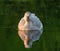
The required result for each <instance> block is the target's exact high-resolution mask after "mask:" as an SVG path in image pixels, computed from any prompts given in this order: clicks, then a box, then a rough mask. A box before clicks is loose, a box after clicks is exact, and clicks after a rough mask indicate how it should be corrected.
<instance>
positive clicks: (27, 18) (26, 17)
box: [24, 12, 31, 21]
mask: <svg viewBox="0 0 60 51" xmlns="http://www.w3.org/2000/svg"><path fill="white" fill-rule="evenodd" d="M30 15H31V13H30V12H25V14H24V19H25V21H29V17H30Z"/></svg>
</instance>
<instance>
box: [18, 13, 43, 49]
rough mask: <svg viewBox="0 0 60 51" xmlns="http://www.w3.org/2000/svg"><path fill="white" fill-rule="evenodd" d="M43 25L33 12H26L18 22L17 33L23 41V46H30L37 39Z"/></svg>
mask: <svg viewBox="0 0 60 51" xmlns="http://www.w3.org/2000/svg"><path fill="white" fill-rule="evenodd" d="M42 32H43V25H42V23H41V21H40V20H39V18H38V17H37V16H35V14H34V13H31V12H26V13H25V14H24V17H23V18H22V19H21V20H20V21H19V23H18V35H19V36H20V38H21V39H22V40H23V41H24V45H25V48H31V47H32V43H33V42H34V41H36V40H39V38H40V36H41V34H42Z"/></svg>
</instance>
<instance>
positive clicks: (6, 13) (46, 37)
mask: <svg viewBox="0 0 60 51" xmlns="http://www.w3.org/2000/svg"><path fill="white" fill-rule="evenodd" d="M26 11H31V12H33V13H35V14H36V15H37V16H38V17H39V18H40V20H41V21H42V23H43V26H44V31H43V34H42V35H41V37H40V40H39V41H36V42H34V43H33V46H32V48H30V49H25V48H24V44H23V41H22V40H21V39H20V38H19V36H18V30H17V25H18V22H19V20H20V19H21V18H22V17H23V15H24V13H25V12H26ZM0 51H60V1H59V0H40V1H39V0H30V1H27V0H26V1H24V0H23V1H21V0H18V1H17V0H15V1H14V0H12V1H7V0H5V1H0Z"/></svg>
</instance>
